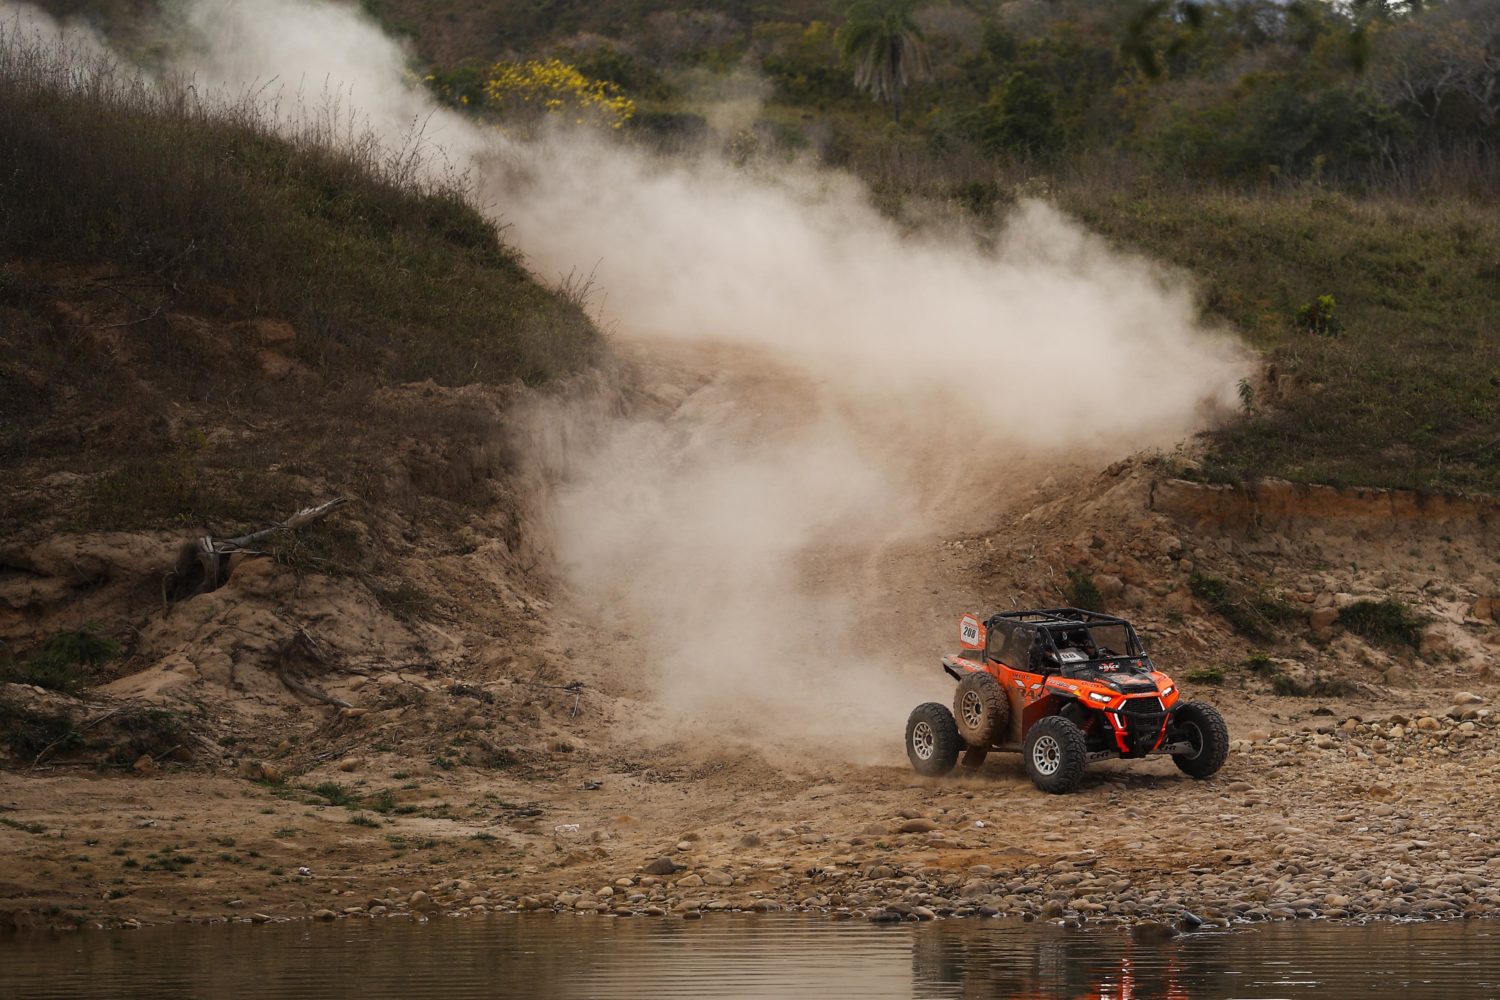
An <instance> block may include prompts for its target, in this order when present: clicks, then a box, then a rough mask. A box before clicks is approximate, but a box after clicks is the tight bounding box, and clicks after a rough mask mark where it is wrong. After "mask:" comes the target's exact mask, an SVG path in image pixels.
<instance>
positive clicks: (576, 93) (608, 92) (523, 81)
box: [484, 59, 635, 128]
mask: <svg viewBox="0 0 1500 1000" xmlns="http://www.w3.org/2000/svg"><path fill="white" fill-rule="evenodd" d="M484 93H485V97H487V98H488V100H489V103H490V104H491V105H493V106H494V107H496V108H498V109H500V110H501V111H505V112H517V111H519V112H522V113H525V112H528V111H529V112H531V113H534V114H568V115H572V116H573V118H574V119H575V120H576V121H577V122H578V123H579V124H584V123H585V122H588V123H599V124H604V125H608V126H609V127H611V128H620V127H621V126H623V125H624V124H625V122H627V121H629V120H630V117H631V116H632V115H634V114H635V102H634V101H632V100H631V99H630V98H628V97H626V96H625V95H624V94H622V93H620V89H619V88H618V87H616V86H615V85H614V84H613V83H610V82H609V81H607V80H594V79H590V78H589V77H587V76H584V75H583V74H582V73H581V72H579V71H578V68H577V67H575V66H570V65H569V64H567V63H565V62H563V61H562V60H561V59H546V60H539V59H531V60H528V61H526V62H498V63H496V64H495V65H494V66H493V67H491V69H490V78H489V80H487V81H486V82H485V85H484Z"/></svg>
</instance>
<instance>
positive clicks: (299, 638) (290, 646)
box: [276, 627, 354, 708]
mask: <svg viewBox="0 0 1500 1000" xmlns="http://www.w3.org/2000/svg"><path fill="white" fill-rule="evenodd" d="M298 649H301V650H302V652H304V653H305V654H306V655H307V656H308V658H309V659H311V660H313V661H314V662H315V663H327V662H328V659H327V657H325V656H324V655H323V650H322V648H321V647H320V646H319V645H318V643H317V640H315V639H314V638H313V637H312V636H310V635H308V634H307V630H306V629H304V628H301V627H298V629H297V634H296V635H294V636H292V637H291V638H290V639H288V640H287V642H286V644H285V645H283V646H282V647H281V654H280V656H278V657H277V661H276V676H278V677H280V678H281V683H283V684H285V685H286V686H287V687H288V688H290V689H291V690H292V691H295V692H296V693H297V694H300V695H303V696H304V697H307V698H311V699H313V700H314V701H320V702H322V703H323V704H325V705H333V706H335V707H337V708H353V707H354V706H353V705H352V704H350V703H349V702H347V701H345V700H344V699H342V698H335V697H334V696H333V695H331V694H329V693H328V692H327V691H322V690H319V689H318V688H315V687H313V686H312V685H311V684H309V683H307V682H306V681H302V680H298V679H297V678H295V677H293V676H292V675H291V674H289V673H287V669H286V668H287V663H288V661H290V660H291V658H292V654H293V653H295V652H296V651H297V650H298Z"/></svg>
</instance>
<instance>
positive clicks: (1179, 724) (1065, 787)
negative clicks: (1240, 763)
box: [906, 608, 1229, 792]
mask: <svg viewBox="0 0 1500 1000" xmlns="http://www.w3.org/2000/svg"><path fill="white" fill-rule="evenodd" d="M959 642H960V644H961V645H962V647H963V648H962V649H961V650H960V651H959V652H958V653H956V654H953V655H949V656H945V657H943V670H945V671H946V672H947V673H948V674H949V675H950V676H952V678H953V679H954V680H956V681H958V691H957V693H956V694H955V695H954V699H953V711H952V712H949V711H948V708H947V706H945V705H940V704H938V703H937V702H928V703H927V704H925V705H918V706H917V707H916V708H915V709H913V710H912V713H911V716H910V718H908V719H907V721H906V755H907V757H909V758H910V759H911V763H912V767H914V768H916V769H917V771H918V773H920V774H927V775H942V774H947V773H948V772H949V771H951V770H953V767H954V765H955V764H957V763H958V758H959V754H960V753H963V754H964V765H965V766H966V767H978V766H979V765H980V764H982V763H983V762H984V758H985V755H986V754H988V753H989V752H990V751H991V750H1005V751H1010V752H1013V753H1014V752H1019V753H1020V754H1021V758H1022V761H1023V763H1024V765H1025V768H1026V773H1027V774H1028V775H1030V776H1031V780H1032V781H1033V782H1034V783H1035V784H1036V786H1037V787H1038V788H1040V789H1041V790H1042V791H1044V792H1069V791H1072V790H1073V789H1074V788H1076V787H1077V786H1078V782H1079V779H1080V778H1082V777H1083V770H1084V768H1085V767H1086V766H1087V765H1088V764H1089V762H1091V761H1098V760H1107V759H1109V758H1115V757H1122V758H1136V757H1145V756H1147V755H1150V754H1170V755H1171V756H1172V760H1173V761H1174V762H1175V763H1176V764H1177V767H1178V768H1179V769H1180V770H1181V771H1183V772H1184V773H1185V774H1187V775H1189V776H1191V777H1194V778H1206V777H1208V776H1209V775H1211V774H1213V773H1214V772H1216V771H1217V770H1218V769H1219V768H1220V767H1222V766H1223V764H1224V758H1225V757H1226V756H1227V755H1228V753H1229V729H1228V727H1227V726H1225V725H1224V718H1223V716H1221V715H1220V714H1219V713H1218V712H1217V711H1216V710H1215V709H1214V708H1212V707H1211V706H1209V705H1206V704H1204V703H1202V702H1196V701H1187V702H1185V701H1182V700H1181V694H1180V692H1179V691H1178V690H1177V685H1175V684H1174V683H1172V678H1170V677H1168V676H1167V675H1166V674H1164V673H1162V672H1161V671H1159V670H1157V669H1156V667H1155V666H1154V665H1153V664H1152V662H1151V657H1149V656H1148V655H1146V651H1145V649H1144V648H1143V647H1142V646H1141V641H1140V639H1139V638H1138V637H1137V636H1136V634H1135V629H1134V628H1132V627H1131V625H1130V623H1129V622H1127V621H1126V620H1125V619H1123V618H1115V617H1112V616H1110V615H1103V614H1097V613H1095V612H1092V611H1081V610H1079V609H1078V608H1046V609H1042V610H1038V611H1007V612H1004V613H1001V614H997V615H993V616H991V617H990V618H989V619H988V620H986V621H983V622H981V621H980V620H979V618H978V616H977V615H972V614H970V615H964V616H963V618H962V619H960V621H959Z"/></svg>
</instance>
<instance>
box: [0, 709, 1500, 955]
mask: <svg viewBox="0 0 1500 1000" xmlns="http://www.w3.org/2000/svg"><path fill="white" fill-rule="evenodd" d="M1451 700H1452V701H1453V702H1454V703H1453V704H1452V705H1451V706H1450V707H1447V708H1446V709H1445V710H1437V711H1426V710H1422V709H1420V708H1417V707H1411V706H1403V707H1402V708H1401V709H1400V710H1396V711H1391V712H1387V713H1384V714H1381V715H1379V716H1364V715H1355V714H1349V713H1343V712H1334V711H1333V709H1330V708H1325V707H1322V706H1318V707H1315V708H1313V709H1312V710H1311V711H1310V712H1308V714H1307V715H1306V717H1305V718H1303V719H1302V720H1301V721H1300V722H1297V723H1295V724H1293V725H1289V726H1272V725H1265V724H1263V725H1262V726H1261V728H1255V727H1254V726H1253V725H1247V724H1245V723H1244V722H1242V721H1232V725H1233V727H1234V731H1235V732H1236V733H1237V734H1243V736H1242V738H1238V739H1236V740H1235V742H1234V749H1233V752H1232V754H1231V757H1230V761H1229V763H1228V764H1227V765H1226V767H1225V769H1224V770H1223V771H1222V772H1221V773H1220V775H1219V776H1217V777H1215V778H1213V779H1210V780H1208V781H1204V782H1193V781H1190V780H1188V779H1186V778H1183V777H1182V776H1180V775H1179V774H1177V772H1176V771H1175V769H1174V768H1173V767H1172V766H1171V764H1170V762H1168V761H1165V760H1154V761H1144V762H1128V763H1127V762H1116V763H1109V764H1104V765H1100V766H1098V767H1096V768H1094V769H1091V771H1090V772H1089V775H1088V776H1087V778H1086V780H1085V783H1084V786H1083V788H1082V789H1081V790H1080V791H1079V792H1078V793H1077V794H1075V795H1070V796H1044V795H1041V794H1040V793H1037V792H1036V791H1034V790H1033V789H1032V788H1031V787H1030V785H1029V783H1027V782H1025V780H1024V779H1023V778H1022V777H1021V775H1020V774H1019V771H1018V769H1017V767H1016V764H1015V761H1014V759H1013V758H1012V759H1006V758H1003V757H999V756H997V757H995V758H992V760H991V761H990V762H989V763H988V764H987V765H986V766H985V767H984V768H983V769H981V771H979V772H978V773H976V774H972V775H965V776H960V777H954V778H949V779H944V780H938V781H931V780H926V779H917V778H915V777H914V776H913V775H912V774H911V773H910V772H909V771H908V770H906V769H905V768H904V767H903V766H900V765H893V766H882V767H862V768H848V769H840V770H839V771H837V772H834V771H829V770H818V769H811V770H809V769H803V770H796V769H790V768H788V767H786V766H785V765H777V766H772V765H771V764H769V763H768V762H766V761H765V760H764V759H761V758H759V757H757V756H753V755H749V756H742V757H739V758H737V759H735V760H733V761H732V762H731V763H730V764H728V765H727V766H722V767H714V766H709V767H702V766H699V767H697V768H696V769H694V768H693V767H691V766H689V765H690V764H691V763H692V761H693V760H699V761H700V762H701V758H690V757H689V756H688V755H687V754H686V752H685V751H682V750H680V749H679V750H676V751H672V752H668V753H665V754H658V755H657V757H656V758H655V761H654V768H652V769H650V770H636V769H635V766H636V764H637V763H638V762H636V761H633V760H631V759H629V758H628V757H627V758H626V759H622V760H620V761H617V762H616V769H615V770H613V771H608V772H604V773H601V770H600V768H601V767H602V766H603V764H604V762H603V761H602V759H600V758H594V757H592V756H591V755H589V754H588V752H587V751H585V750H582V749H581V748H579V747H574V748H573V750H571V751H570V752H568V753H566V754H559V758H560V759H561V758H562V757H566V758H568V761H567V764H566V765H565V767H564V770H565V775H564V776H563V777H560V778H558V779H556V780H553V781H548V782H537V781H526V780H524V779H511V780H510V781H508V782H505V781H501V782H497V781H494V780H475V779H473V778H465V777H463V776H461V775H458V776H454V775H450V774H446V773H441V772H439V773H437V774H426V775H423V776H421V777H420V778H419V779H418V780H416V781H413V780H408V781H407V782H406V783H407V785H412V784H417V783H420V784H422V785H424V786H431V785H434V784H436V785H439V786H440V787H429V788H427V793H428V794H429V795H430V796H431V798H429V800H427V801H425V802H424V803H423V804H421V805H418V801H419V800H417V799H416V798H415V797H414V796H412V795H410V794H409V793H408V795H407V796H406V799H407V800H408V801H409V802H410V803H411V805H410V806H406V805H402V806H398V808H397V809H393V810H389V811H386V812H383V813H382V812H372V811H370V810H368V809H365V808H362V807H361V801H363V802H365V803H368V802H369V801H371V800H370V799H369V798H363V799H362V796H364V795H365V794H366V793H365V792H364V791H363V789H370V788H375V787H377V786H380V785H382V784H386V783H387V782H395V781H399V780H400V779H401V778H410V777H412V775H410V773H409V772H394V773H387V771H386V770H385V769H386V768H395V767H399V766H402V764H401V761H402V760H403V758H400V757H398V756H395V755H391V756H390V757H389V758H386V759H381V758H379V757H376V758H369V759H364V760H361V761H356V762H355V764H354V765H353V766H351V765H350V763H349V761H348V760H345V761H342V762H335V763H331V764H329V765H327V770H328V775H327V777H328V778H329V779H332V778H333V777H337V776H341V775H342V776H344V777H345V778H346V779H348V780H350V781H351V782H352V784H351V785H349V786H347V788H346V787H345V786H339V785H333V786H332V787H334V788H345V791H346V792H347V795H346V800H345V802H344V804H342V805H335V804H333V803H331V802H329V801H327V798H328V797H329V796H332V795H333V793H332V791H331V789H330V787H329V786H330V784H332V782H331V780H330V781H321V780H320V779H322V778H324V777H325V776H324V775H322V774H319V773H313V774H310V775H306V776H304V777H303V778H302V779H300V783H292V784H281V785H276V784H272V783H267V782H264V781H260V782H252V781H248V780H245V779H242V778H241V779H235V778H224V777H212V776H207V777H205V776H201V775H194V774H191V773H187V772H173V771H171V770H170V769H167V770H163V771H162V772H159V773H153V774H151V775H145V776H135V777H131V778H97V777H91V776H88V775H83V774H62V775H57V774H54V775H30V776H28V775H21V774H15V773H11V774H6V775H4V776H3V777H0V805H3V806H4V810H5V811H4V812H0V821H3V824H4V825H3V826H0V842H3V847H4V857H5V861H4V866H5V870H4V872H3V874H0V885H3V887H4V888H3V895H4V897H6V898H5V899H4V901H3V903H0V909H4V910H6V911H8V912H9V913H10V914H11V917H10V922H11V923H16V924H25V923H48V924H53V925H60V926H82V927H108V926H139V925H141V924H145V923H153V922H159V921H165V920H194V921H223V920H249V921H276V920H286V919H308V918H313V919H325V920H332V919H355V918H369V917H389V916H411V917H424V918H425V917H435V916H438V915H442V914H450V915H454V914H456V915H468V914H479V913H486V912H493V911H552V912H560V913H570V914H591V915H600V916H617V917H623V916H640V917H654V918H662V919H667V918H676V919H696V918H698V917H700V916H702V915H704V914H712V913H718V912H759V913H767V912H788V911H790V912H801V913H807V912H812V913H825V914H827V915H829V916H830V917H831V918H833V919H856V920H872V921H894V920H927V919H941V918H948V917H992V916H1009V917H1019V918H1023V919H1028V920H1033V919H1034V920H1050V921H1059V922H1062V923H1064V924H1067V925H1070V926H1072V925H1085V924H1087V925H1109V924H1130V925H1132V926H1138V927H1140V928H1143V929H1142V930H1140V931H1138V932H1137V933H1140V934H1145V935H1150V934H1171V933H1173V932H1175V931H1176V930H1177V929H1179V928H1180V929H1184V930H1186V929H1191V928H1193V927H1197V926H1200V925H1207V926H1232V925H1236V924H1239V923H1243V922H1253V921H1265V920H1293V919H1318V918H1324V919H1343V920H1369V919H1447V918H1458V917H1480V916H1493V915H1496V914H1500V888H1497V884H1500V833H1497V831H1496V829H1495V828H1494V826H1493V824H1492V823H1491V821H1490V813H1491V811H1492V809H1493V807H1494V805H1495V803H1496V802H1497V795H1496V791H1497V788H1496V780H1497V779H1496V774H1497V773H1500V771H1497V768H1496V765H1497V764H1500V726H1497V721H1496V716H1495V714H1494V713H1493V711H1492V709H1491V708H1490V707H1489V705H1488V703H1487V701H1486V699H1485V697H1484V696H1482V695H1480V694H1476V693H1473V692H1457V693H1455V694H1454V695H1453V696H1452V699H1451ZM1268 701H1269V704H1265V705H1260V706H1241V710H1242V711H1243V710H1244V709H1245V708H1252V709H1258V711H1257V715H1259V716H1261V717H1262V718H1274V717H1276V716H1279V715H1283V714H1284V713H1283V712H1281V711H1277V710H1276V709H1281V708H1288V707H1301V706H1296V704H1295V703H1291V704H1290V705H1289V704H1288V702H1286V701H1285V700H1278V699H1268ZM1304 711H1306V709H1305V708H1304ZM1313 713H1317V714H1313ZM1327 713H1333V714H1327ZM405 766H410V762H409V761H408V762H407V763H406V765H405ZM356 769H358V770H356ZM587 775H594V777H592V778H589V777H585V776H587ZM585 782H588V783H591V784H597V785H598V787H597V788H588V787H586V785H585ZM318 789H320V790H321V791H320V792H319V791H316V790H318ZM517 793H525V794H527V795H528V796H529V799H527V800H524V802H523V800H522V796H521V795H519V794H517ZM377 794H378V793H377ZM320 795H321V796H322V797H321V798H320ZM210 831H211V832H210Z"/></svg>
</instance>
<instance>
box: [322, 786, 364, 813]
mask: <svg viewBox="0 0 1500 1000" xmlns="http://www.w3.org/2000/svg"><path fill="white" fill-rule="evenodd" d="M312 793H313V794H314V795H316V796H318V797H319V798H320V799H322V800H323V801H325V802H327V803H328V804H329V805H331V806H348V807H350V808H351V809H352V808H353V807H354V806H355V805H357V804H358V803H357V802H356V801H355V798H354V796H353V795H352V794H350V792H349V789H347V788H345V787H344V786H343V785H341V784H339V783H338V782H336V781H324V782H322V783H320V784H317V785H314V786H313V789H312Z"/></svg>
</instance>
